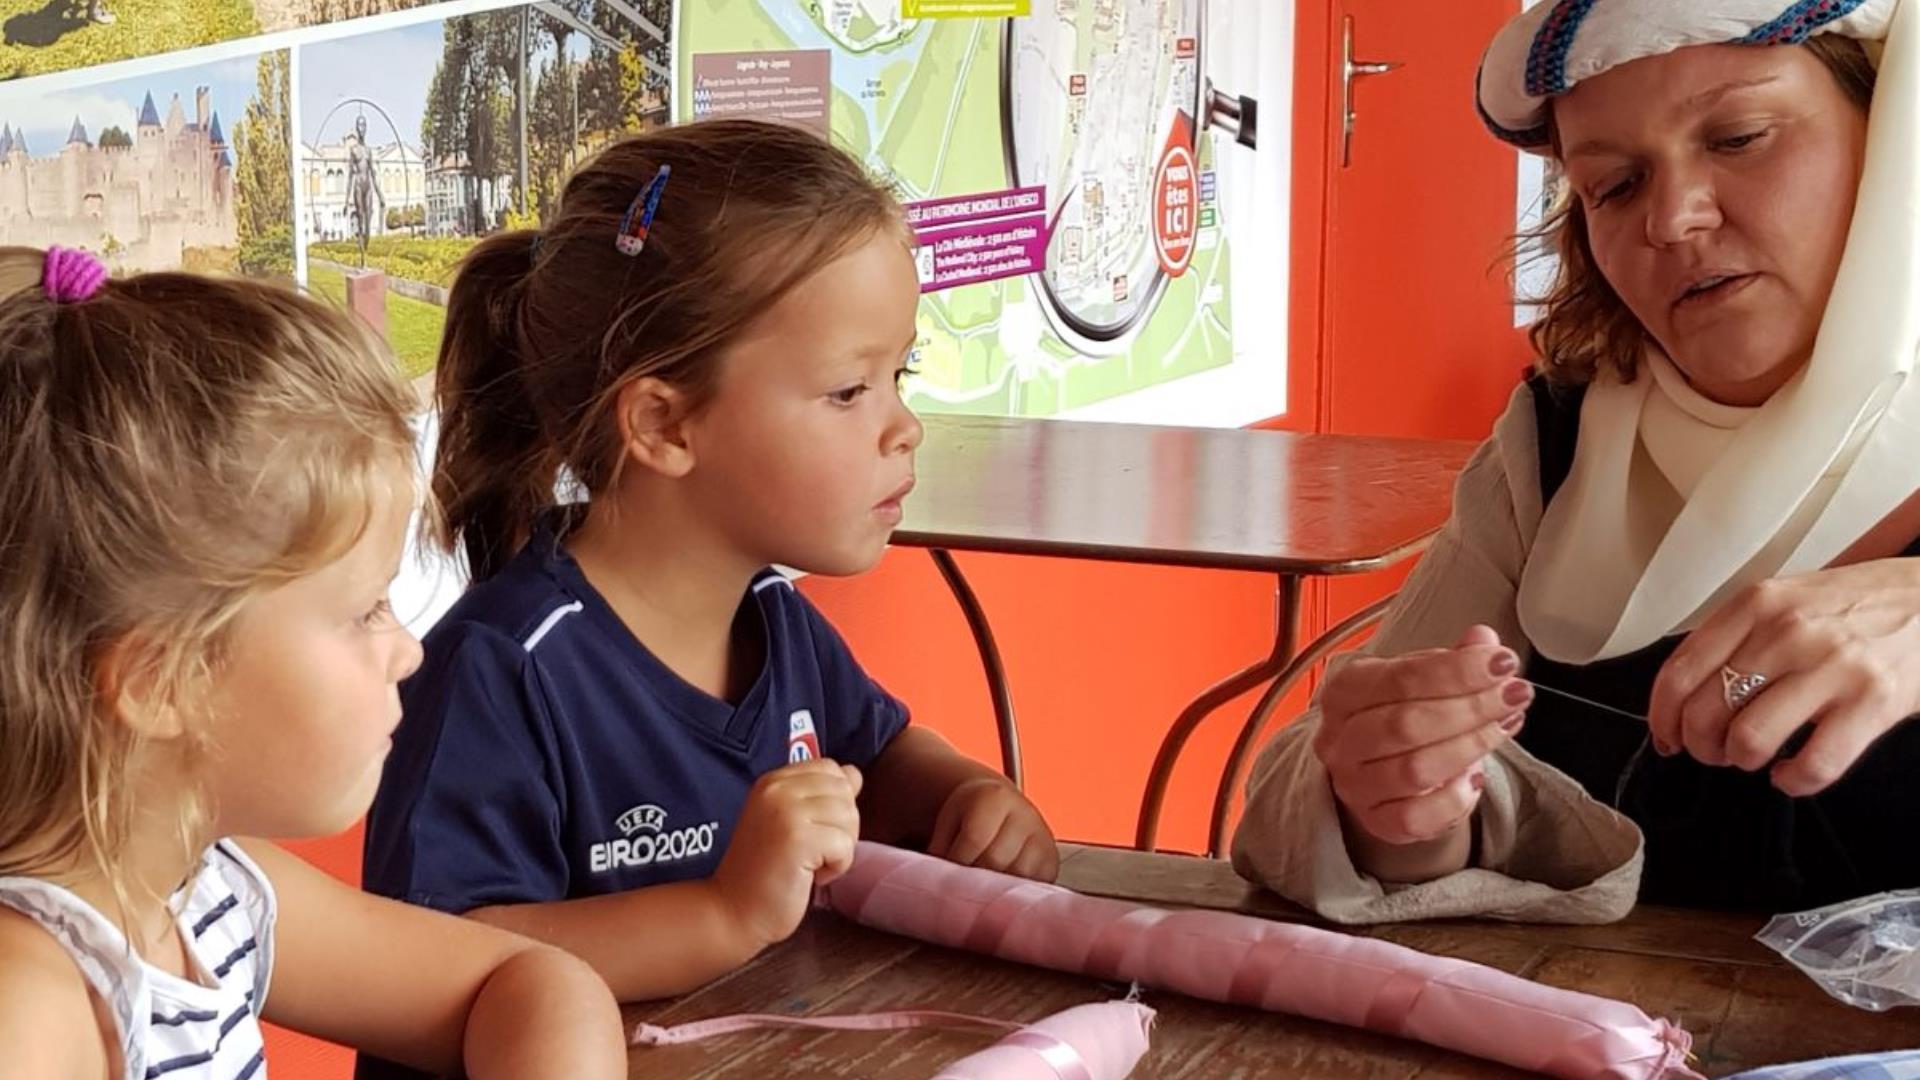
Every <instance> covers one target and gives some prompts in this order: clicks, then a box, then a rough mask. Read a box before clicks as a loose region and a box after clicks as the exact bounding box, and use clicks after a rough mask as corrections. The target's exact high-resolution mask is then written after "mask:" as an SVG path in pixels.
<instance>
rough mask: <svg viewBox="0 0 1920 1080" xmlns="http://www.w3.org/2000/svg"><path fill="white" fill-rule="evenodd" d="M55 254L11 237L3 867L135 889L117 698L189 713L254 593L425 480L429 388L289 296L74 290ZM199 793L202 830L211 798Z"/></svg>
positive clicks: (180, 288)
mask: <svg viewBox="0 0 1920 1080" xmlns="http://www.w3.org/2000/svg"><path fill="white" fill-rule="evenodd" d="M44 262H45V255H44V254H43V253H41V252H39V251H36V250H33V249H29V248H0V747H4V749H3V750H0V875H4V874H33V873H44V872H48V871H50V870H53V869H56V868H60V867H68V866H79V865H87V864H88V863H89V862H90V864H91V865H92V866H94V868H95V869H97V870H98V871H100V872H101V873H103V874H105V875H106V876H107V878H108V879H109V880H110V881H113V882H115V883H116V885H115V888H116V891H117V890H118V884H117V882H118V881H119V875H118V867H119V866H120V865H122V857H123V854H124V849H125V845H126V843H127V840H128V836H129V828H130V822H131V820H132V817H133V813H134V809H135V808H134V807H133V806H132V805H131V802H132V793H131V792H130V791H129V789H128V786H127V784H126V779H127V775H128V773H129V770H130V766H131V765H132V764H133V763H134V762H135V761H136V759H137V757H138V755H139V754H140V752H141V750H142V746H141V740H140V738H139V737H138V735H137V734H136V733H135V729H134V727H133V726H131V725H129V724H127V723H124V722H122V718H121V717H120V716H119V715H118V710H119V708H120V707H121V703H122V700H123V698H122V693H121V691H122V689H123V688H126V687H130V686H135V687H136V696H137V700H138V701H139V702H140V703H142V704H143V705H146V706H150V707H152V708H154V709H156V710H173V711H174V712H175V714H176V715H179V716H182V717H190V716H191V714H192V711H193V710H194V709H196V708H198V707H200V706H201V705H202V704H203V703H204V701H205V694H206V691H207V689H208V686H209V680H210V679H211V678H212V677H214V676H217V674H218V672H219V671H220V668H221V665H222V663H223V662H224V654H225V651H226V646H227V644H228V633H229V629H230V627H231V625H232V624H233V621H234V619H235V616H236V615H237V614H238V613H239V611H240V610H241V608H242V606H243V605H244V604H245V603H246V601H247V600H248V599H249V598H250V597H252V596H255V595H257V594H258V593H260V592H262V591H264V590H268V589H271V588H273V587H274V586H276V585H279V584H281V583H284V582H287V581H290V580H292V579H294V578H298V577H300V576H302V575H304V574H307V573H309V572H311V571H314V570H317V569H320V568H321V567H323V566H325V565H327V564H329V563H331V562H333V561H334V560H335V559H337V558H338V557H339V556H341V555H342V554H344V553H345V552H346V551H347V550H348V549H349V548H351V547H352V546H353V544H354V543H355V542H357V540H358V538H359V536H360V535H361V533H362V532H364V530H365V529H366V528H367V526H368V524H369V520H370V515H371V514H372V513H373V510H374V506H375V504H376V500H377V499H378V498H380V497H381V496H382V493H383V492H388V493H391V492H405V491H406V490H407V488H406V486H405V485H406V484H407V483H408V482H409V479H410V476H411V469H412V467H413V458H412V455H413V441H412V435H411V432H410V429H409V426H408V418H409V414H410V412H411V411H412V409H413V398H412V394H411V392H410V391H409V390H408V388H407V387H406V386H405V384H403V383H401V382H400V381H399V380H398V377H397V376H396V375H395V373H394V366H393V362H392V360H391V359H390V357H389V355H388V353H387V352H386V351H385V349H384V347H383V346H382V345H381V344H380V343H379V342H378V341H377V340H376V339H375V338H373V336H372V335H371V334H370V333H368V332H367V331H366V330H365V329H364V328H363V327H362V326H361V325H360V324H359V323H358V322H357V321H356V320H354V319H353V318H352V317H351V316H349V315H347V314H346V313H344V312H342V311H339V310H336V309H332V308H329V307H325V306H323V305H321V304H320V303H318V302H316V301H313V300H310V299H307V298H304V297H301V296H299V295H296V294H294V293H292V292H289V291H287V290H285V289H283V288H279V287H274V286H270V285H266V284H261V283H256V282H250V281H244V280H237V279H214V278H206V277H198V276H194V275H189V274H179V273H152V274H141V275H138V276H135V277H129V278H125V279H121V280H109V281H107V282H106V283H105V284H104V285H102V286H101V287H100V289H99V290H98V291H97V292H96V293H94V294H93V295H92V296H91V297H90V298H88V299H84V300H78V301H66V302H56V301H55V300H53V299H51V298H50V297H49V296H48V295H47V294H46V292H45V291H43V289H42V288H41V285H40V281H41V275H42V268H43V264H44ZM194 730H195V729H194V728H193V726H192V724H191V722H189V724H188V731H189V732H190V733H193V732H194ZM182 795H183V806H182V809H181V815H182V820H181V822H180V828H181V836H182V838H183V840H185V839H188V838H190V837H192V836H193V834H194V833H195V832H197V828H198V825H199V824H200V822H201V821H203V820H204V812H205V810H206V808H205V807H204V806H203V805H202V801H201V800H200V798H199V796H198V793H196V792H183V793H182ZM149 809H150V808H149ZM122 900H123V902H124V900H125V896H124V895H122Z"/></svg>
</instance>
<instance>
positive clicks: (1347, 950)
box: [817, 843, 1700, 1080]
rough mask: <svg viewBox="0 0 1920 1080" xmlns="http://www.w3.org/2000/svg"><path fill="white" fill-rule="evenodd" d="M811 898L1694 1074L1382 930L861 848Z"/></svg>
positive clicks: (1593, 1066)
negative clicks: (1193, 906)
mask: <svg viewBox="0 0 1920 1080" xmlns="http://www.w3.org/2000/svg"><path fill="white" fill-rule="evenodd" d="M817 902H818V903H819V904H821V905H822V906H824V907H829V908H832V909H833V910H835V911H837V912H839V913H840V914H842V915H844V916H846V917H847V918H849V919H852V920H853V921H855V922H858V923H860V924H862V925H864V926H870V927H873V928H875V929H878V930H886V931H889V932H891V933H896V934H902V935H905V936H907V937H911V938H915V939H918V940H921V941H928V942H932V943H935V944H939V945H946V946H950V947H953V948H960V949H968V950H971V951H974V952H981V953H988V954H991V955H993V956H998V957H1002V958H1004V959H1007V960H1014V961H1018V962H1020V963H1025V964H1033V965H1036V966H1038V967H1046V968H1052V969H1055V970H1058V971H1066V972H1072V973H1075V974H1082V975H1090V976H1093V977H1095V978H1099V979H1107V980H1112V981H1117V982H1126V981H1137V982H1140V983H1143V984H1145V985H1148V986H1154V987H1160V988H1162V989H1166V990H1174V991H1178V992H1180V993H1183V994H1187V995H1189V996H1192V997H1197V998H1204V999H1206V1000H1209V1001H1220V1002H1226V1003H1230V1004H1235V1005H1251V1006H1254V1007H1256V1008H1260V1009H1266V1010H1268V1011H1270V1012H1280V1013H1290V1014H1293V1015H1298V1016H1306V1017H1311V1018H1313V1019H1316V1020H1326V1021H1329V1022H1332V1023H1336V1024H1345V1025H1349V1026H1352V1027H1363V1028H1367V1029H1369V1030H1373V1031H1379V1032H1383V1033H1386V1034H1389V1035H1397V1036H1400V1037H1402V1038H1408V1039H1417V1040H1419V1041H1421V1042H1425V1043H1429V1044H1432V1045H1434V1046H1441V1047H1445V1048H1447V1049H1449V1050H1457V1051H1459V1052H1461V1053H1464V1054H1471V1055H1473V1056H1475V1057H1480V1058H1485V1059H1487V1060H1489V1061H1498V1062H1503V1063H1505V1064H1508V1065H1512V1066H1515V1067H1516V1068H1521V1069H1528V1070H1532V1071H1534V1072H1540V1073H1547V1074H1549V1075H1553V1076H1560V1077H1567V1078H1570V1080H1588V1078H1596V1080H1597V1078H1618V1080H1658V1078H1660V1077H1666V1076H1682V1077H1698V1076H1699V1075H1700V1074H1698V1073H1696V1072H1694V1071H1693V1070H1692V1069H1690V1068H1688V1067H1687V1065H1686V1061H1687V1051H1688V1049H1689V1047H1691V1045H1692V1042H1693V1040H1692V1037H1691V1036H1689V1035H1688V1034H1687V1033H1686V1032H1685V1031H1684V1030H1682V1029H1681V1028H1680V1027H1679V1026H1678V1025H1676V1024H1673V1023H1671V1022H1669V1021H1666V1020H1655V1019H1652V1018H1649V1017H1648V1016H1647V1014H1646V1013H1644V1012H1641V1011H1640V1010H1639V1009H1637V1008H1635V1007H1634V1006H1632V1005H1629V1004H1626V1003H1624V1002H1620V1001H1613V1000H1610V999H1608V998H1602V997H1595V996H1593V995H1591V994H1582V993H1577V992H1575V991H1571V990H1558V989H1554V988H1553V987H1549V986H1543V985H1541V984H1539V983H1535V982H1531V981H1529V980H1526V979H1522V978H1519V977H1517V976H1513V975H1508V974H1506V973H1505V972H1501V971H1496V970H1494V969H1492V968H1489V967H1484V966H1482V965H1480V964H1474V963H1469V962H1467V961H1465V960H1454V959H1449V958H1446V957H1439V956H1429V955H1427V954H1425V953H1421V952H1417V951H1415V950H1413V949H1407V948H1403V947H1401V946H1399V945H1393V944H1390V943H1388V942H1384V941H1373V940H1370V939H1367V938H1361V937H1354V936H1351V935H1347V934H1341V933H1335V932H1332V931H1328V930H1320V929H1316V928H1313V927H1308V926H1295V925H1290V924H1287V923H1277V922H1271V921H1268V920H1265V919H1257V918H1252V917H1250V916H1246V915H1233V914H1227V913H1223V912H1214V911H1165V910H1161V909H1159V908H1153V907H1146V906H1142V905H1138V904H1130V903H1125V902H1122V901H1118V900H1106V899H1101V898H1098V897H1090V896H1082V895H1080V894H1078V893H1075V892H1072V891H1070V890H1068V889H1064V888H1061V887H1060V886H1058V885H1046V884H1041V883H1039V882H1034V881H1027V880H1025V879H1022V878H1017V877H1012V876H1009V875H1006V874H998V873H994V872H991V871H986V870H975V869H972V868H969V867H963V866H956V865H954V864H952V863H949V862H946V861H944V860H941V859H936V858H932V857H930V856H926V855H919V854H915V853H913V852H908V851H901V850H899V849H897V848H889V847H885V846H882V845H879V844H869V843H862V844H861V845H860V846H859V852H858V854H857V855H856V857H855V859H854V865H853V869H852V870H851V871H850V872H849V873H848V874H847V875H846V876H844V877H842V878H840V879H839V880H837V881H835V882H833V883H832V884H830V885H827V886H825V887H824V888H822V889H821V890H820V893H819V896H818V898H817Z"/></svg>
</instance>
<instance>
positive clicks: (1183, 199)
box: [1153, 144, 1200, 277]
mask: <svg viewBox="0 0 1920 1080" xmlns="http://www.w3.org/2000/svg"><path fill="white" fill-rule="evenodd" d="M1199 204H1200V180H1199V168H1198V166H1196V165H1195V164H1194V160H1193V152H1192V151H1191V150H1188V149H1187V148H1186V147H1184V146H1180V145H1178V144H1176V145H1173V146H1170V147H1168V148H1167V152H1166V153H1165V154H1163V155H1161V157H1160V167H1159V168H1158V169H1156V170H1155V171H1154V174H1153V249H1154V251H1155V253H1157V254H1158V255H1159V256H1160V269H1162V270H1165V271H1166V272H1167V276H1168V277H1179V276H1180V275H1181V274H1184V273H1186V272H1187V266H1188V264H1190V263H1191V262H1193V235H1194V231H1195V229H1196V228H1197V227H1198V217H1199V212H1200V206H1199Z"/></svg>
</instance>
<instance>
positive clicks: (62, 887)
mask: <svg viewBox="0 0 1920 1080" xmlns="http://www.w3.org/2000/svg"><path fill="white" fill-rule="evenodd" d="M408 412H409V401H408V396H407V392H406V390H405V388H404V387H403V386H402V385H401V384H399V383H398V382H397V380H396V378H395V377H394V375H393V374H392V361H391V359H390V358H389V357H388V356H387V355H386V354H385V353H384V352H383V350H382V349H381V348H380V347H379V346H378V345H377V343H376V342H374V341H373V340H372V339H371V338H370V337H369V335H368V334H366V333H365V332H364V331H363V330H362V329H361V328H360V327H359V326H358V324H356V323H354V322H353V321H351V320H350V318H349V317H348V316H346V315H345V314H343V313H340V312H338V311H333V310H330V309H327V308H324V307H322V306H321V305H319V304H317V303H315V302H313V301H310V300H307V299H304V298H301V297H299V296H296V295H294V294H292V293H289V292H287V291H285V290H282V289H278V288H274V287H271V286H268V285H263V284H258V283H251V282H244V281H232V280H214V279H209V278H201V277H195V276H191V275H186V274H174V273H155V274H142V275H138V276H135V277H130V278H127V279H124V280H114V281H109V280H107V279H106V271H105V270H104V269H103V268H102V267H101V265H100V264H99V263H98V262H97V261H95V260H94V259H93V257H92V256H90V255H86V254H84V253H81V252H77V251H70V250H65V249H58V248H56V249H54V250H52V251H48V252H44V253H43V252H40V251H35V250H29V249H21V248H11V249H0V748H3V749H0V1047H5V1052H4V1053H0V1077H6V1078H13V1077H21V1078H27V1077H32V1078H35V1080H41V1078H45V1077H103V1076H105V1077H127V1078H130V1080H153V1078H165V1080H189V1078H201V1077H206V1078H218V1080H241V1078H250V1077H261V1076H264V1075H266V1066H265V1062H264V1060H263V1047H262V1042H261V1034H260V1026H259V1020H260V1019H261V1018H263V1017H264V1018H266V1019H269V1020H273V1021H274V1022H276V1023H280V1024H283V1025H286V1026H288V1027H292V1028H296V1029H299V1030H303V1031H307V1032H310V1033H312V1034H315V1035H318V1036H321V1037H324V1038H328V1039H332V1040H334V1041H337V1042H341V1043H346V1044H349V1045H353V1046H358V1047H364V1048H366V1049H369V1050H373V1051H376V1052H378V1053H381V1054H384V1055H387V1056H389V1057H393V1058H397V1059H400V1060H405V1061H408V1062H410V1063H412V1064H415V1065H417V1066H420V1067H422V1068H429V1069H433V1070H435V1071H438V1072H445V1071H450V1070H455V1069H464V1071H465V1072H466V1073H467V1074H468V1075H471V1076H474V1077H486V1076H493V1077H514V1076H524V1077H534V1076H592V1077H612V1076H617V1075H623V1065H624V1060H623V1056H622V1047H621V1044H620V1038H619V1029H618V1020H617V1015H616V1013H615V1011H614V1008H613V1005H612V1002H611V1000H610V998H609V995H608V994H607V991H606V988H605V987H604V986H602V985H600V983H599V981H598V980H597V979H596V978H594V976H593V974H592V973H591V972H590V971H589V970H587V969H586V968H585V967H584V966H583V965H581V964H579V963H578V962H577V961H576V960H574V959H572V958H570V957H567V956H565V955H564V954H561V953H559V952H557V951H555V950H552V949H547V948H544V947H540V946H535V945H533V944H531V943H529V942H525V941H523V940H521V939H518V938H515V937H514V936H512V935H510V934H506V933H503V932H501V931H499V930H496V929H493V928H489V927H485V926H481V925H478V924H476V923H473V922H471V921H468V920H460V919H451V918H446V917H443V916H439V915H435V914H433V913H430V912H425V911H421V910H418V909H416V908H409V907H406V906H404V905H400V904H395V903H393V902H391V901H386V900H380V899H377V898H374V897H370V896H367V895H365V894H362V893H359V892H356V891H354V890H352V889H350V888H348V887H346V886H344V885H341V884H339V883H338V882H336V881H334V880H333V879H332V878H330V877H327V876H326V875H325V874H323V873H321V872H319V871H318V870H315V869H313V868H311V867H309V866H307V865H306V864H305V863H303V862H301V861H300V860H299V859H297V858H294V857H292V856H290V855H288V854H286V853H284V852H282V851H280V850H279V849H277V848H275V847H273V846H271V845H269V844H263V843H257V842H254V841H240V842H236V841H235V840H233V839H230V838H231V837H233V836H236V835H246V836H274V837H307V836H319V835H323V834H327V833H333V832H338V831H339V830H341V829H344V828H346V827H347V826H348V825H350V824H352V823H353V821H354V820H355V819H356V818H358V817H359V816H360V815H361V813H362V812H364V810H365V809H366V806H367V803H368V801H369V800H370V799H371V797H372V794H373V790H374V786H375V783H376V781H377V779H378V776H379V769H380V763H381V761H382V759H383V758H384V756H385V753H386V751H387V749H388V747H389V743H388V734H389V732H391V730H392V729H393V726H394V724H395V722H396V721H397V720H398V718H399V703H398V698H397V694H396V691H395V686H396V684H397V683H398V681H399V680H400V679H401V678H402V677H404V676H405V675H406V674H407V673H408V672H409V671H411V670H413V668H414V667H415V666H416V665H417V664H418V661H419V646H418V644H417V643H416V642H414V640H413V639H412V637H411V636H409V635H408V634H407V632H406V631H405V630H404V629H402V628H401V627H399V626H398V625H397V624H395V622H394V620H393V618H392V614H391V613H390V612H389V611H388V609H387V605H386V593H387V586H388V582H389V581H390V580H391V579H392V577H393V575H394V571H395V568H396V564H397V562H398V560H399V556H400V551H401V543H402V539H403V534H404V532H405V528H406V522H407V518H408V512H409V509H410V507H411V505H412V501H413V494H412V492H413V488H412V476H413V463H412V439H411V435H410V431H409V427H408Z"/></svg>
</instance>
